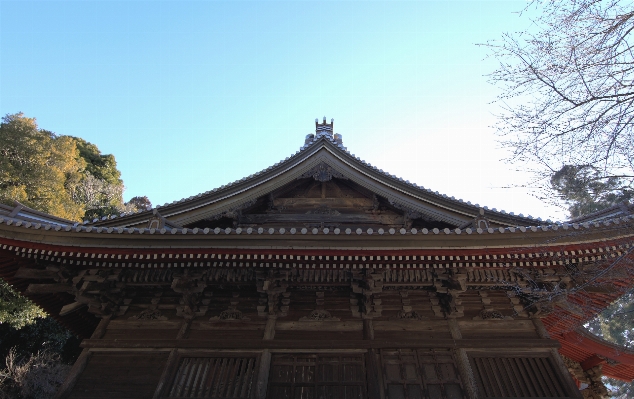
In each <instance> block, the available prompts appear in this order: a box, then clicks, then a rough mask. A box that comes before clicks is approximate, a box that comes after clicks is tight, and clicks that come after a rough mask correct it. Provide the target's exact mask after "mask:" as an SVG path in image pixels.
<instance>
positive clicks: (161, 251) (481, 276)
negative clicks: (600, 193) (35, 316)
mask: <svg viewBox="0 0 634 399" xmlns="http://www.w3.org/2000/svg"><path fill="white" fill-rule="evenodd" d="M315 124H316V132H315V134H310V135H308V136H307V137H306V139H305V143H304V144H303V146H302V147H301V148H300V150H299V151H298V152H296V153H295V154H294V155H292V156H290V157H288V158H286V159H285V160H283V161H281V162H279V163H277V164H275V165H273V166H271V167H269V168H267V169H265V170H263V171H261V172H258V173H256V174H254V175H251V176H248V177H245V178H243V179H241V180H239V181H236V182H233V183H231V184H228V185H226V186H222V187H220V188H218V189H215V190H212V191H209V192H206V193H203V194H200V195H196V196H194V197H191V198H187V199H183V200H180V201H176V202H173V203H171V204H166V205H164V206H158V207H156V208H155V209H152V210H148V211H143V212H139V213H134V214H129V215H122V216H119V217H109V218H104V219H102V220H93V221H85V222H84V223H74V222H71V221H67V220H63V219H59V218H56V217H53V216H51V215H47V214H43V213H40V212H37V211H34V210H32V209H29V208H26V207H23V206H21V205H20V204H17V205H16V206H15V207H9V206H0V276H1V277H2V278H4V279H6V280H7V281H9V282H10V283H11V284H12V285H13V286H14V287H15V288H16V289H17V290H19V291H20V292H22V293H24V294H25V295H26V296H28V297H29V298H31V299H32V300H33V301H34V302H36V303H37V304H39V305H40V306H41V307H43V308H44V309H45V310H46V311H47V312H49V313H50V314H51V315H53V316H54V317H56V318H57V320H59V321H60V322H61V323H62V324H63V325H65V326H67V327H68V328H69V329H71V330H72V331H74V332H75V333H76V334H78V335H80V336H81V337H83V342H82V347H83V352H82V354H81V355H80V357H79V359H78V360H77V362H76V363H75V365H74V366H73V368H72V370H71V372H70V374H69V376H68V378H67V380H66V382H65V383H64V385H63V386H62V387H61V389H60V392H59V393H58V397H59V398H69V399H70V398H72V399H80V398H135V399H136V398H171V399H176V398H199V397H204V398H253V399H264V398H271V399H273V398H275V399H277V398H280V399H284V398H287V399H291V398H292V399H326V398H328V399H353V398H354V399H362V398H364V399H365V398H368V399H423V398H429V399H441V398H445V399H460V398H469V399H476V398H582V397H583V398H601V397H605V394H606V393H605V389H604V387H603V385H602V384H601V381H600V377H601V375H602V374H603V375H609V376H612V377H616V378H621V379H629V380H631V379H633V378H634V353H630V352H627V351H624V350H622V349H621V348H618V347H615V346H611V345H610V344H608V343H606V342H603V341H601V340H600V339H599V338H596V337H594V336H591V335H589V334H587V333H586V332H585V331H584V330H583V329H580V328H581V327H582V326H583V324H584V323H585V322H586V321H588V320H590V319H591V318H592V317H594V316H595V315H596V314H597V313H598V312H600V311H601V310H602V309H604V308H605V307H606V306H607V305H609V304H610V303H611V302H612V301H614V300H615V299H617V298H618V297H619V296H620V295H622V294H623V293H624V292H626V291H627V290H628V289H630V288H631V287H632V285H634V283H633V280H632V279H633V277H634V265H633V263H632V260H633V259H634V255H633V254H632V249H633V248H634V246H633V245H634V216H633V215H632V213H634V212H633V211H634V209H632V207H631V206H628V205H623V206H619V207H614V208H611V209H610V210H607V211H603V212H601V213H598V214H596V215H594V216H591V217H587V218H585V219H582V220H578V221H571V222H569V223H551V222H543V221H541V220H539V219H533V218H531V217H525V216H523V215H514V214H513V213H506V212H504V211H497V210H495V209H488V208H486V207H480V206H478V205H474V204H471V203H469V202H464V201H462V200H458V199H455V198H453V197H447V196H446V195H442V194H439V193H438V192H432V191H430V190H428V189H425V188H423V187H420V186H417V185H416V184H412V183H410V182H408V181H404V180H402V179H400V178H398V177H395V176H393V175H390V174H389V173H386V172H384V171H382V170H380V169H377V168H376V167H374V166H372V165H370V164H369V163H366V162H364V161H363V160H361V159H359V158H357V157H355V155H353V154H351V153H350V152H348V151H347V149H346V148H345V147H344V146H343V143H342V137H341V135H339V134H335V133H334V131H333V123H332V122H330V123H327V122H326V120H325V119H324V120H323V122H319V121H316V123H315ZM562 355H563V356H562Z"/></svg>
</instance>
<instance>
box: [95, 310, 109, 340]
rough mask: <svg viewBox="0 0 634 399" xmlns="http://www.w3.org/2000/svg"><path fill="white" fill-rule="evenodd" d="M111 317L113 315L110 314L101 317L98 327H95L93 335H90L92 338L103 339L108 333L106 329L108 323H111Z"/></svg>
mask: <svg viewBox="0 0 634 399" xmlns="http://www.w3.org/2000/svg"><path fill="white" fill-rule="evenodd" d="M111 317H112V315H108V316H103V317H102V318H101V320H100V321H99V324H98V325H97V328H95V331H93V333H92V335H91V336H90V339H101V338H103V336H104V335H106V330H107V329H108V324H109V323H110V318H111Z"/></svg>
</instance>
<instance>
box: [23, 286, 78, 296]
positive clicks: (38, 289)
mask: <svg viewBox="0 0 634 399" xmlns="http://www.w3.org/2000/svg"><path fill="white" fill-rule="evenodd" d="M72 290H73V287H71V286H70V285H68V284H29V286H28V287H27V288H26V294H27V295H28V294H31V295H41V294H57V293H59V292H69V293H70V292H72Z"/></svg>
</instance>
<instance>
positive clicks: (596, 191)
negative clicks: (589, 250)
mask: <svg viewBox="0 0 634 399" xmlns="http://www.w3.org/2000/svg"><path fill="white" fill-rule="evenodd" d="M550 185H551V187H552V189H553V190H554V191H555V192H556V193H557V196H558V197H559V198H560V199H562V200H563V201H564V202H565V203H566V205H567V206H568V211H569V212H570V217H572V218H576V217H579V216H583V215H587V214H590V213H593V212H596V211H599V210H601V209H605V208H608V207H610V206H613V205H616V204H619V203H622V202H628V201H630V200H632V198H634V190H632V188H631V187H630V186H629V182H627V181H624V180H623V179H620V178H618V177H614V176H612V177H609V178H604V177H603V176H602V174H601V171H600V170H598V169H597V168H596V167H594V166H592V165H565V166H563V167H562V168H561V169H560V170H558V171H557V172H555V173H554V174H553V175H552V176H551V178H550Z"/></svg>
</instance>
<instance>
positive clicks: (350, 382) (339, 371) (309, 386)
mask: <svg viewBox="0 0 634 399" xmlns="http://www.w3.org/2000/svg"><path fill="white" fill-rule="evenodd" d="M267 397H268V398H271V399H273V398H275V399H363V398H365V397H366V379H365V366H364V357H363V355H361V354H350V355H340V354H336V355H333V354H323V355H321V354H278V355H274V356H273V358H272V360H271V371H270V375H269V387H268V395H267Z"/></svg>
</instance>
